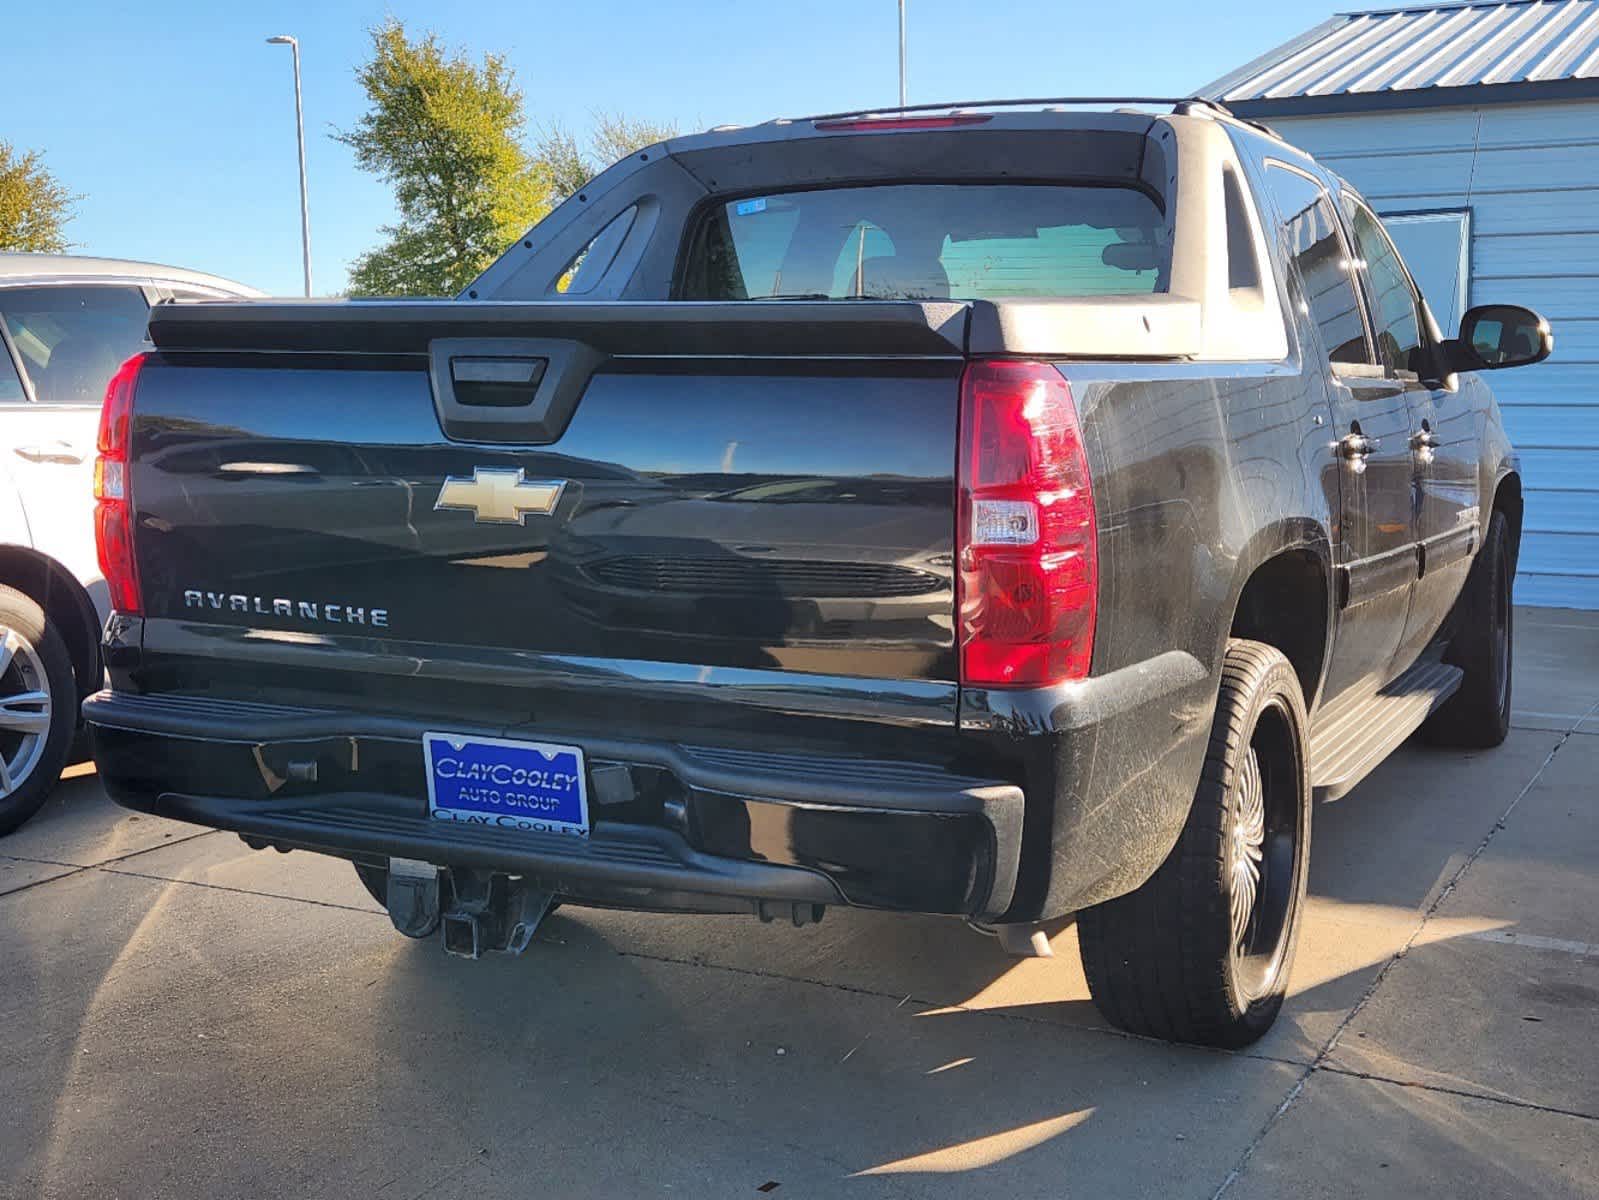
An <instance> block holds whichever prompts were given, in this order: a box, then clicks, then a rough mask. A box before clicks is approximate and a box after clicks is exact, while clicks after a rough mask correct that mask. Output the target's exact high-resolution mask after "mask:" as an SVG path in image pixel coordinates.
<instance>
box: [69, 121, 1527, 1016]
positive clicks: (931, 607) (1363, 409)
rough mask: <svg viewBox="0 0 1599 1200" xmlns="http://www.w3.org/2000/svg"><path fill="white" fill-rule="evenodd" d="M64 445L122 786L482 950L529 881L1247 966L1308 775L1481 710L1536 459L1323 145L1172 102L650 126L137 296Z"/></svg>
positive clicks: (1255, 960)
mask: <svg viewBox="0 0 1599 1200" xmlns="http://www.w3.org/2000/svg"><path fill="white" fill-rule="evenodd" d="M150 332H151V335H152V338H153V342H154V349H153V350H152V351H151V352H149V353H147V354H144V355H142V356H140V357H138V358H135V359H133V360H131V361H130V362H129V363H128V364H127V365H126V366H124V368H123V369H122V371H121V372H120V373H119V375H118V376H117V378H116V379H115V380H114V381H113V383H112V386H111V388H110V390H109V392H108V395H107V399H106V405H105V412H104V418H103V422H102V428H101V437H100V447H99V448H100V454H101V459H100V465H99V470H98V473H97V480H98V495H99V510H98V530H99V536H100V552H101V558H102V561H103V563H104V568H105V575H106V579H107V581H108V583H109V585H110V588H111V595H112V598H113V601H114V606H115V609H116V612H115V613H114V615H113V616H112V618H111V619H110V621H109V622H108V624H107V627H106V632H105V642H104V650H105V660H106V663H107V664H108V668H109V672H110V677H111V686H110V688H109V690H107V691H104V692H101V693H100V694H98V695H97V696H94V697H93V698H91V699H90V700H89V701H88V702H87V705H86V710H85V711H86V718H87V721H88V723H89V725H90V726H91V728H92V731H93V742H94V749H95V758H96V760H97V762H98V764H99V769H100V772H101V775H102V778H103V779H104V781H105V784H106V787H107V788H108V789H109V791H110V792H111V794H112V795H113V796H114V797H115V798H116V799H117V800H118V801H119V802H121V803H122V804H125V805H127V806H129V807H131V808H135V809H139V810H142V811H145V812H153V813H159V814H161V815H163V816H168V817H176V818H180V819H183V820H188V821H193V822H197V823H200V824H202V825H210V826H215V827H218V828H222V829H229V830H234V831H237V832H238V833H239V834H241V835H242V836H243V838H244V839H245V841H246V842H247V843H249V844H250V845H251V846H255V847H260V848H265V847H275V848H277V849H280V850H286V849H303V850H312V851H316V852H319V853H324V854H331V855H337V856H340V857H343V858H345V859H348V860H350V861H351V862H352V863H353V864H354V867H355V870H356V871H357V872H359V874H360V877H361V879H362V880H363V881H364V882H365V884H366V885H367V887H368V888H370V890H371V892H372V894H373V895H374V896H375V897H376V898H377V899H378V900H379V901H380V902H381V903H383V904H384V905H385V906H386V907H387V908H388V910H389V913H390V916H391V917H392V919H393V921H394V924H395V925H396V926H397V927H398V928H399V929H400V930H401V931H402V932H404V933H406V934H409V935H411V936H415V937H423V936H428V935H431V934H433V933H435V932H436V931H438V930H439V928H440V927H441V926H442V928H443V941H444V944H445V946H446V948H447V949H450V950H452V951H456V952H458V953H463V954H468V955H472V956H476V955H477V954H480V953H482V952H484V951H486V950H510V951H519V950H521V949H522V948H523V947H525V946H526V944H527V942H528V939H529V937H530V936H531V934H532V932H533V929H534V928H535V926H536V925H537V924H538V922H539V920H540V919H541V918H542V917H543V915H544V914H545V913H547V912H548V911H549V909H550V908H551V907H552V906H553V905H554V904H556V903H576V904H588V905H601V906H613V907H624V908H647V909H661V910H670V911H680V912H716V913H727V912H742V913H753V914H756V915H758V916H760V917H761V918H762V919H763V920H767V919H772V918H781V919H783V920H792V921H793V922H795V923H796V924H806V923H809V922H812V921H815V920H817V919H818V918H820V917H821V915H822V913H823V911H824V909H825V908H826V907H827V906H828V905H831V904H848V905H858V906H863V907H870V908H880V909H896V910H906V911H915V912H923V913H941V914H949V915H950V916H951V917H958V918H965V919H966V920H968V921H970V922H972V923H973V924H974V925H977V926H979V927H980V928H983V929H986V930H989V931H992V932H997V933H998V934H999V935H1000V936H1001V937H1002V938H1003V939H1004V940H1005V941H1006V943H1007V945H1008V946H1010V947H1011V948H1012V949H1015V950H1017V951H1018V952H1024V953H1025V952H1028V951H1032V952H1035V953H1041V952H1045V951H1046V950H1047V947H1048V942H1047V940H1045V939H1044V937H1043V935H1042V932H1041V931H1040V929H1039V923H1040V922H1043V921H1046V920H1049V919H1053V918H1057V917H1060V916H1062V915H1064V914H1069V913H1074V912H1075V913H1077V914H1078V929H1079V937H1080V943H1081V951H1082V957H1083V962H1084V966H1085V969H1086V972H1087V976H1088V981H1089V984H1090V986H1091V988H1092V990H1093V994H1094V998H1095V1000H1096V1002H1097V1003H1098V1004H1099V1006H1100V1008H1101V1010H1102V1011H1103V1012H1104V1014H1105V1015H1106V1016H1107V1017H1108V1018H1109V1019H1110V1020H1111V1021H1113V1022H1115V1023H1116V1024H1118V1025H1120V1026H1122V1027H1124V1028H1126V1029H1130V1030H1134V1031H1138V1032H1141V1033H1147V1034H1153V1035H1156V1036H1161V1037H1168V1038H1174V1039H1180V1040H1185V1041H1194V1042H1205V1043H1214V1044H1224V1045H1238V1044H1243V1043H1245V1042H1248V1041H1250V1040H1252V1039H1254V1038H1256V1037H1258V1036H1259V1035H1260V1034H1261V1033H1262V1032H1263V1031H1264V1030H1265V1029H1266V1028H1267V1026H1268V1025H1269V1024H1270V1023H1271V1021H1272V1019H1273V1018H1274V1016H1275V1015H1276V1012H1277V1010H1278V1008H1279V1006H1280V1004H1281V1001H1282V996H1283V992H1284V989H1285V987H1286V983H1287V976H1288V972H1289V967H1290V962H1291V959H1292V955H1293V949H1294V942H1295V935H1296V926H1297V921H1298V917H1299V913H1300V910H1301V908H1302V901H1303V896H1304V890H1305V878H1306V863H1307V856H1308V852H1309V844H1310V825H1311V808H1312V801H1313V800H1314V799H1317V798H1328V797H1333V796H1337V795H1339V794H1341V793H1343V792H1345V791H1347V790H1348V789H1349V788H1351V787H1353V786H1354V785H1355V784H1356V783H1357V782H1358V781H1359V780H1360V779H1361V778H1362V776H1364V775H1365V774H1366V773H1367V772H1369V771H1370V770H1371V769H1372V768H1373V767H1374V766H1375V765H1376V764H1377V763H1378V762H1380V761H1381V760H1382V759H1383V758H1384V756H1386V755H1387V754H1388V753H1389V752H1390V751H1391V750H1393V748H1394V747H1395V746H1397V745H1398V744H1399V743H1400V742H1401V741H1403V740H1404V739H1405V738H1406V737H1407V736H1408V735H1410V734H1411V733H1412V732H1413V731H1415V730H1417V729H1418V728H1420V729H1422V730H1423V731H1424V732H1425V733H1426V734H1427V735H1428V736H1431V737H1433V738H1435V739H1438V740H1442V741H1446V742H1452V743H1456V744H1461V745H1471V746H1490V745H1494V744H1497V743H1498V742H1499V741H1501V740H1502V739H1503V738H1504V736H1505V732H1506V728H1507V723H1508V714H1509V703H1510V654H1511V607H1510V588H1511V580H1512V577H1513V575H1514V571H1515V562H1516V549H1517V542H1518V538H1519V533H1520V527H1521V514H1522V484H1521V480H1520V477H1519V475H1518V472H1517V462H1516V458H1515V456H1514V454H1513V452H1512V450H1511V447H1510V445H1509V443H1508V441H1507V440H1506V437H1505V434H1504V430H1503V428H1502V427H1501V423H1500V417H1499V412H1498V410H1497V408H1496V407H1495V405H1494V401H1493V399H1492V396H1491V395H1490V393H1489V390H1488V388H1487V387H1486V386H1485V385H1484V383H1483V382H1482V381H1481V379H1480V377H1479V374H1478V373H1479V372H1480V371H1481V370H1482V369H1484V368H1490V367H1508V366H1514V365H1518V364H1520V363H1528V362H1535V361H1538V360H1539V359H1541V358H1543V357H1545V356H1547V354H1548V353H1549V351H1550V348H1551V346H1552V342H1551V338H1550V334H1549V330H1548V327H1547V325H1546V324H1544V322H1543V321H1541V320H1540V319H1539V318H1538V317H1537V316H1536V315H1535V314H1533V313H1531V312H1528V311H1527V310H1525V309H1519V308H1510V307H1503V306H1496V307H1480V308H1476V309H1473V310H1472V311H1471V312H1470V313H1468V314H1467V315H1466V317H1465V320H1464V322H1463V327H1462V329H1461V331H1460V336H1459V338H1451V339H1445V338H1443V337H1442V336H1441V335H1440V334H1439V332H1438V330H1437V328H1436V326H1435V324H1434V322H1433V320H1432V318H1431V317H1430V315H1429V314H1428V311H1427V309H1426V307H1425V305H1424V304H1423V302H1422V299H1421V297H1420V295H1419V294H1418V292H1417V290H1416V288H1415V286H1414V284H1413V283H1412V281H1411V279H1410V277H1409V275H1408V273H1407V272H1406V270H1405V267H1404V265H1403V263H1402V262H1401V261H1400V258H1399V256H1398V255H1397V254H1396V252H1395V251H1394V248H1393V245H1392V243H1391V242H1390V241H1389V240H1388V238H1387V236H1386V235H1385V233H1384V232H1383V229H1382V225H1381V223H1380V222H1379V221H1378V220H1377V218H1376V217H1375V216H1374V215H1373V214H1372V212H1371V210H1370V209H1369V208H1368V207H1367V205H1366V204H1365V203H1364V202H1363V201H1362V200H1361V198H1360V197H1359V196H1358V195H1356V194H1355V193H1354V192H1353V191H1352V190H1351V189H1350V188H1349V187H1348V186H1347V185H1346V184H1344V183H1343V182H1342V181H1341V180H1339V179H1338V178H1337V177H1335V176H1333V175H1331V174H1329V173H1328V172H1327V171H1326V170H1324V169H1323V168H1321V167H1319V166H1318V165H1317V164H1316V163H1315V162H1314V161H1312V160H1311V159H1310V158H1309V157H1307V156H1306V155H1305V154H1303V153H1301V152H1299V151H1297V150H1295V149H1294V148H1293V147H1291V146H1289V145H1287V144H1285V143H1284V142H1282V141H1281V140H1280V139H1278V138H1277V137H1275V136H1274V135H1273V134H1272V133H1271V131H1269V130H1267V129H1264V128H1262V127H1258V126H1253V125H1251V124H1249V123H1246V122H1243V121H1239V120H1236V119H1234V118H1232V117H1231V116H1230V115H1229V114H1227V113H1226V112H1225V110H1222V109H1220V108H1218V107H1216V106H1214V105H1209V104H1206V103H1202V102H1184V103H1179V104H1176V105H1175V106H1173V107H1171V109H1170V111H1167V109H1166V108H1165V107H1162V108H1161V109H1160V110H1159V111H1154V112H1151V111H1142V112H1139V111H1122V110H1118V111H1081V110H1073V109H1070V108H1066V107H1045V108H1041V109H1039V108H1036V107H1035V108H1031V109H1021V110H1018V109H1016V108H1014V107H1011V108H1007V107H1005V106H1002V105H983V106H973V107H965V108H953V107H951V108H942V107H941V108H936V109H930V110H928V111H925V112H923V111H916V112H912V111H908V110H898V111H896V112H894V113H891V114H883V115H873V114H838V115H833V116H828V117H817V118H806V119H799V120H780V121H774V122H770V123H768V124H764V125H759V126H755V127H750V128H733V129H721V130H716V131H713V132H710V133H707V134H703V135H699V136H693V137H684V138H681V139H674V140H673V141H670V142H668V143H665V144H662V145H658V146H655V147H652V148H650V149H648V150H645V151H642V152H639V153H637V154H635V155H633V156H632V157H631V158H629V159H628V160H626V161H624V162H622V163H619V164H617V165H616V166H614V167H612V168H611V169H609V170H607V171H606V172H605V173H604V174H603V175H601V176H600V177H598V178H597V179H595V180H594V181H593V182H592V183H591V184H590V185H589V186H588V187H587V188H586V189H585V190H584V191H583V192H581V193H579V194H578V195H576V196H574V197H573V198H572V199H571V200H569V201H567V202H566V203H565V204H564V205H562V206H561V207H560V208H559V209H557V210H556V211H555V212H554V213H553V214H552V215H551V216H549V217H548V218H547V219H546V220H544V221H543V222H541V223H540V224H539V225H538V226H537V227H536V228H534V229H533V230H532V231H531V232H529V233H528V235H527V237H526V239H525V240H523V241H521V242H520V243H518V244H517V245H516V246H514V247H512V248H511V249H510V250H509V251H508V252H507V253H506V254H505V255H504V257H503V258H502V259H500V260H499V261H498V262H497V263H496V264H494V265H493V266H492V267H490V268H489V269H488V270H487V271H486V272H485V273H484V274H483V276H482V277H481V278H480V279H479V280H478V281H477V282H476V283H475V284H474V285H473V286H472V287H471V288H470V289H469V290H468V292H467V293H466V295H465V296H463V297H460V298H459V299H457V300H448V301H422V302H413V301H396V302H383V301H375V302H344V303H322V304H314V303H290V302H270V303H230V302H222V303H200V304H174V305H162V306H159V307H157V308H156V309H155V310H154V311H153V313H152V319H151V325H150Z"/></svg>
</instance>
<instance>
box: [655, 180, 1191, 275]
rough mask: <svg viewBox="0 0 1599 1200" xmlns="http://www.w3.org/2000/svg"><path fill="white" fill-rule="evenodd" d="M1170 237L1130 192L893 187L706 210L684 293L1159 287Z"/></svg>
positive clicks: (1156, 212) (1158, 215)
mask: <svg viewBox="0 0 1599 1200" xmlns="http://www.w3.org/2000/svg"><path fill="white" fill-rule="evenodd" d="M1170 271H1171V234H1170V229H1169V226H1168V225H1167V221H1166V218H1165V216H1164V214H1163V213H1162V212H1161V209H1160V206H1159V205H1158V204H1157V203H1156V202H1155V201H1154V200H1153V199H1152V198H1150V197H1149V196H1148V195H1146V194H1144V193H1143V192H1140V191H1136V190H1134V189H1132V188H1120V187H1081V186H1055V185H1042V184H993V185H990V184H891V185H879V186H873V187H854V188H828V189H825V190H818V191H810V192H785V193H783V194H781V195H773V196H751V197H746V198H744V199H741V200H732V201H729V202H727V203H725V204H720V205H717V206H716V207H714V208H712V209H710V210H709V211H708V212H707V213H706V214H705V215H704V217H702V219H701V221H700V224H699V227H698V229H697V230H696V231H695V234H694V236H693V238H692V240H691V241H690V243H689V253H688V257H687V261H686V264H685V269H684V272H683V282H682V288H681V294H682V296H683V298H684V299H687V300H768V299H792V300H802V299H803V300H854V299H866V300H989V299H1001V298H1006V297H1073V296H1105V295H1125V294H1129V293H1131V294H1138V293H1150V292H1163V291H1166V290H1167V287H1168V286H1169V276H1170Z"/></svg>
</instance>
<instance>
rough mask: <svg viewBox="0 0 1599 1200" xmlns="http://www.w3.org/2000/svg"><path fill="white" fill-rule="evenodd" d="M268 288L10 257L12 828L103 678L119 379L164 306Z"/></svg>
mask: <svg viewBox="0 0 1599 1200" xmlns="http://www.w3.org/2000/svg"><path fill="white" fill-rule="evenodd" d="M259 295H261V293H260V292H257V291H255V290H254V289H252V288H248V287H245V286H244V285H243V284H239V283H233V282H231V281H230V280H226V279H220V278H218V277H216V276H214V275H204V274H201V273H199V272H196V271H185V270H182V269H180V268H177V267H162V266H156V265H154V264H151V263H137V262H118V261H114V260H111V259H103V258H80V257H76V256H71V255H59V254H0V835H4V834H7V833H10V832H11V831H12V830H13V829H15V828H17V826H19V825H21V824H22V823H23V822H24V821H26V820H27V819H28V818H29V817H30V816H32V815H33V814H34V813H35V812H36V811H38V808H39V806H40V805H41V804H43V803H44V801H45V798H46V797H47V796H48V795H49V793H50V789H51V788H53V787H54V786H55V783H56V780H57V779H58V778H59V777H60V775H61V770H62V768H63V767H64V766H65V765H66V763H67V761H68V756H69V754H70V753H71V750H72V743H73V739H74V736H75V734H76V732H77V728H78V705H79V702H80V701H81V700H82V698H83V697H84V696H86V695H88V694H89V693H90V692H94V691H97V690H98V689H99V688H100V685H101V665H100V625H101V622H102V621H103V620H104V619H105V617H106V614H107V612H108V610H109V604H108V602H107V598H106V587H105V583H104V581H103V579H102V578H101V574H100V565H99V563H98V562H97V561H96V555H95V547H94V479H93V473H94V456H95V437H96V433H97V430H98V427H99V420H100V403H101V400H102V399H103V398H104V395H105V388H106V383H107V382H108V381H109V380H110V378H111V376H112V374H113V373H114V372H115V371H116V369H117V367H118V366H119V365H120V364H121V363H122V361H123V360H124V359H125V358H127V357H129V356H130V355H132V354H134V353H135V352H137V351H138V350H140V349H141V348H143V347H144V346H146V345H147V344H148V343H147V341H146V334H145V325H146V323H147V320H148V316H149V310H150V306H151V305H152V304H157V303H161V302H163V301H170V300H215V299H230V298H240V297H254V296H259Z"/></svg>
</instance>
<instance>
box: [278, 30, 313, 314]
mask: <svg viewBox="0 0 1599 1200" xmlns="http://www.w3.org/2000/svg"><path fill="white" fill-rule="evenodd" d="M267 41H268V43H270V44H271V45H274V46H288V47H289V48H290V49H291V50H293V51H294V128H295V131H296V132H297V133H298V134H299V138H300V253H301V255H302V257H303V258H304V259H305V294H306V298H307V299H309V298H310V296H311V193H310V190H309V189H308V188H307V187H306V182H305V109H304V108H303V107H302V105H301V103H300V43H299V41H298V40H297V39H295V38H292V37H290V36H289V35H288V34H279V35H278V36H277V37H269V38H267Z"/></svg>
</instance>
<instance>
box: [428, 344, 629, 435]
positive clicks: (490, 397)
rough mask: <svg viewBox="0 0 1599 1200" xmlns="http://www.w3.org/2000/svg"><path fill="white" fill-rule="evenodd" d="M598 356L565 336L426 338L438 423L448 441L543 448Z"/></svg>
mask: <svg viewBox="0 0 1599 1200" xmlns="http://www.w3.org/2000/svg"><path fill="white" fill-rule="evenodd" d="M604 361H605V355H603V354H601V353H600V352H599V351H597V350H595V349H594V347H592V346H590V345H588V344H587V343H586V342H580V341H577V340H576V339H573V338H531V337H529V338H516V337H504V338H492V337H481V338H473V337H464V338H434V339H433V340H432V341H431V342H429V343H428V374H429V377H430V379H431V382H432V384H433V405H434V407H435V408H436V409H437V410H438V414H439V427H440V429H442V430H443V431H444V436H445V437H447V438H449V439H450V440H451V441H454V442H499V443H503V444H508V445H520V446H548V445H549V444H550V443H552V442H555V441H559V440H560V437H561V434H563V433H565V432H566V427H567V425H568V423H570V421H571V420H572V414H573V413H574V412H576V411H577V405H578V401H579V400H580V399H582V396H583V391H584V389H585V388H587V387H588V384H589V380H590V379H591V378H592V377H593V375H594V372H595V370H596V369H597V368H598V367H599V366H600V365H601V364H602V363H603V362H604Z"/></svg>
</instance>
